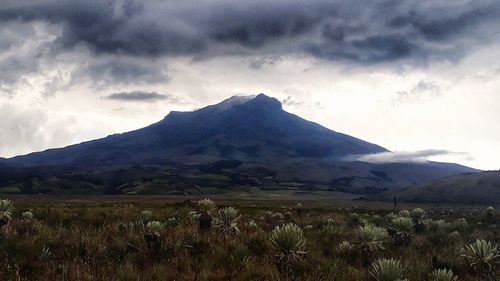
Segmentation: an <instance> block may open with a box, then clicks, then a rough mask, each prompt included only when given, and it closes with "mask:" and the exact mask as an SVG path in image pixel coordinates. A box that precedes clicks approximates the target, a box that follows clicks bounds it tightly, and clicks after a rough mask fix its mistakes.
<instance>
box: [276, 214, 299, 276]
mask: <svg viewBox="0 0 500 281" xmlns="http://www.w3.org/2000/svg"><path fill="white" fill-rule="evenodd" d="M269 240H270V244H271V247H272V248H273V250H275V251H276V252H277V254H276V259H277V263H276V264H277V266H278V270H279V271H280V273H282V274H283V275H284V276H285V278H286V280H288V279H289V278H290V274H291V273H292V272H291V271H292V267H293V266H294V265H295V264H297V263H300V262H302V261H303V258H304V255H305V254H306V253H307V252H306V239H305V238H304V232H303V230H302V229H301V228H300V227H299V226H297V225H295V224H293V223H288V224H286V225H283V226H281V227H280V226H277V227H275V228H274V230H273V232H272V233H271V237H270V239H269Z"/></svg>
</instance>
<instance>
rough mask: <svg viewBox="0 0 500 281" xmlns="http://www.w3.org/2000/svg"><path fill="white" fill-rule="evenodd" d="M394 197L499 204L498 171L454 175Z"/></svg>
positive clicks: (410, 199) (427, 200)
mask: <svg viewBox="0 0 500 281" xmlns="http://www.w3.org/2000/svg"><path fill="white" fill-rule="evenodd" d="M396 196H397V197H398V198H399V200H400V201H406V202H432V203H459V204H476V203H482V204H500V171H487V172H481V173H472V174H470V173H469V174H460V175H454V176H450V177H447V178H444V179H439V180H436V181H432V182H430V183H425V184H421V185H417V186H414V187H411V188H408V189H405V190H403V191H401V192H398V193H397V194H396ZM389 197H390V198H392V196H389Z"/></svg>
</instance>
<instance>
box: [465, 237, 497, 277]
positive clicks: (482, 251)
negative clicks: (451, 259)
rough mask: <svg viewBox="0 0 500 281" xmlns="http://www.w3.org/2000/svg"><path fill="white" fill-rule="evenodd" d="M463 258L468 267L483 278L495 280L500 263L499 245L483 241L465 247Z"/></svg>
mask: <svg viewBox="0 0 500 281" xmlns="http://www.w3.org/2000/svg"><path fill="white" fill-rule="evenodd" d="M461 256H462V257H463V258H464V259H465V261H466V262H467V264H468V266H469V267H470V268H472V270H473V271H474V272H475V273H476V274H477V275H478V276H480V277H483V278H493V277H494V275H495V266H496V265H497V264H499V263H500V252H499V251H498V247H497V245H494V244H493V243H491V242H489V241H486V240H482V239H481V240H480V239H478V240H476V241H475V242H474V243H472V244H469V245H467V246H465V248H464V249H463V254H462V255H461ZM492 280H493V279H492Z"/></svg>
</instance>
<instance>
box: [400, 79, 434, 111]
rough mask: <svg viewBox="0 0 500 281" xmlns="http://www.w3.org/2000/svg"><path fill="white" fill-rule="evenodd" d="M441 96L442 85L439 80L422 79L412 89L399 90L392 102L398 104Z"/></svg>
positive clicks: (423, 100)
mask: <svg viewBox="0 0 500 281" xmlns="http://www.w3.org/2000/svg"><path fill="white" fill-rule="evenodd" d="M439 96H441V86H440V85H439V83H438V82H436V81H425V80H420V81H419V82H418V83H417V84H416V85H414V86H413V87H412V88H411V89H409V90H406V91H399V92H397V93H396V97H394V99H393V100H392V103H393V105H396V104H406V103H419V102H426V101H430V100H433V99H435V98H437V97H439Z"/></svg>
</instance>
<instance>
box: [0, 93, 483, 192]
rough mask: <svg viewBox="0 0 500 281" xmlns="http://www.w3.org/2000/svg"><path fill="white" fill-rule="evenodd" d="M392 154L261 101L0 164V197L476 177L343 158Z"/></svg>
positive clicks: (351, 185)
mask: <svg viewBox="0 0 500 281" xmlns="http://www.w3.org/2000/svg"><path fill="white" fill-rule="evenodd" d="M387 151H388V150H387V149H385V148H383V147H381V146H378V145H375V144H372V143H369V142H366V141H363V140H360V139H357V138H354V137H351V136H348V135H345V134H341V133H338V132H335V131H332V130H329V129H327V128H325V127H322V126H320V125H318V124H316V123H313V122H310V121H307V120H304V119H302V118H300V117H298V116H296V115H293V114H290V113H288V112H286V111H284V110H283V109H282V107H281V103H280V102H279V101H278V100H276V99H274V98H271V97H268V96H266V95H263V94H260V95H258V96H255V97H232V98H230V99H227V100H225V101H223V102H221V103H219V104H215V105H212V106H208V107H205V108H202V109H200V110H196V111H193V112H171V113H170V114H168V115H167V116H166V117H165V118H164V119H163V120H161V121H160V122H158V123H155V124H152V125H150V126H148V127H145V128H142V129H139V130H135V131H132V132H128V133H123V134H115V135H111V136H108V137H106V138H103V139H98V140H94V141H89V142H84V143H81V144H76V145H71V146H68V147H65V148H57V149H49V150H46V151H43V152H36V153H31V154H28V155H23V156H17V157H13V158H10V159H4V160H3V161H0V163H3V164H5V165H8V166H9V167H10V169H14V168H15V169H16V172H15V173H10V174H9V173H8V172H5V171H7V170H8V169H7V168H0V192H1V191H2V189H1V188H2V186H3V188H4V190H3V191H5V190H7V191H8V192H91V193H165V192H167V193H168V192H171V191H173V190H175V191H179V192H191V191H190V188H192V187H196V188H197V189H199V187H201V188H203V187H209V186H212V187H216V188H223V189H227V188H232V187H248V186H257V187H261V188H293V189H313V190H316V189H322V190H341V191H348V192H356V193H373V192H380V191H381V190H386V189H394V188H401V187H404V186H408V185H412V184H416V183H422V182H425V181H429V180H433V179H436V178H440V177H445V176H449V175H453V174H456V173H462V172H471V171H475V170H473V169H470V168H467V167H464V166H460V165H456V164H448V163H437V162H430V163H424V164H422V163H418V164H417V163H391V164H370V163H365V162H346V161H343V160H342V159H343V158H344V157H345V156H348V155H353V154H370V153H380V152H387ZM5 167H7V166H5ZM23 174H26V175H29V177H23V176H22V175H23ZM16 175H17V176H16ZM186 190H188V191H186Z"/></svg>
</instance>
